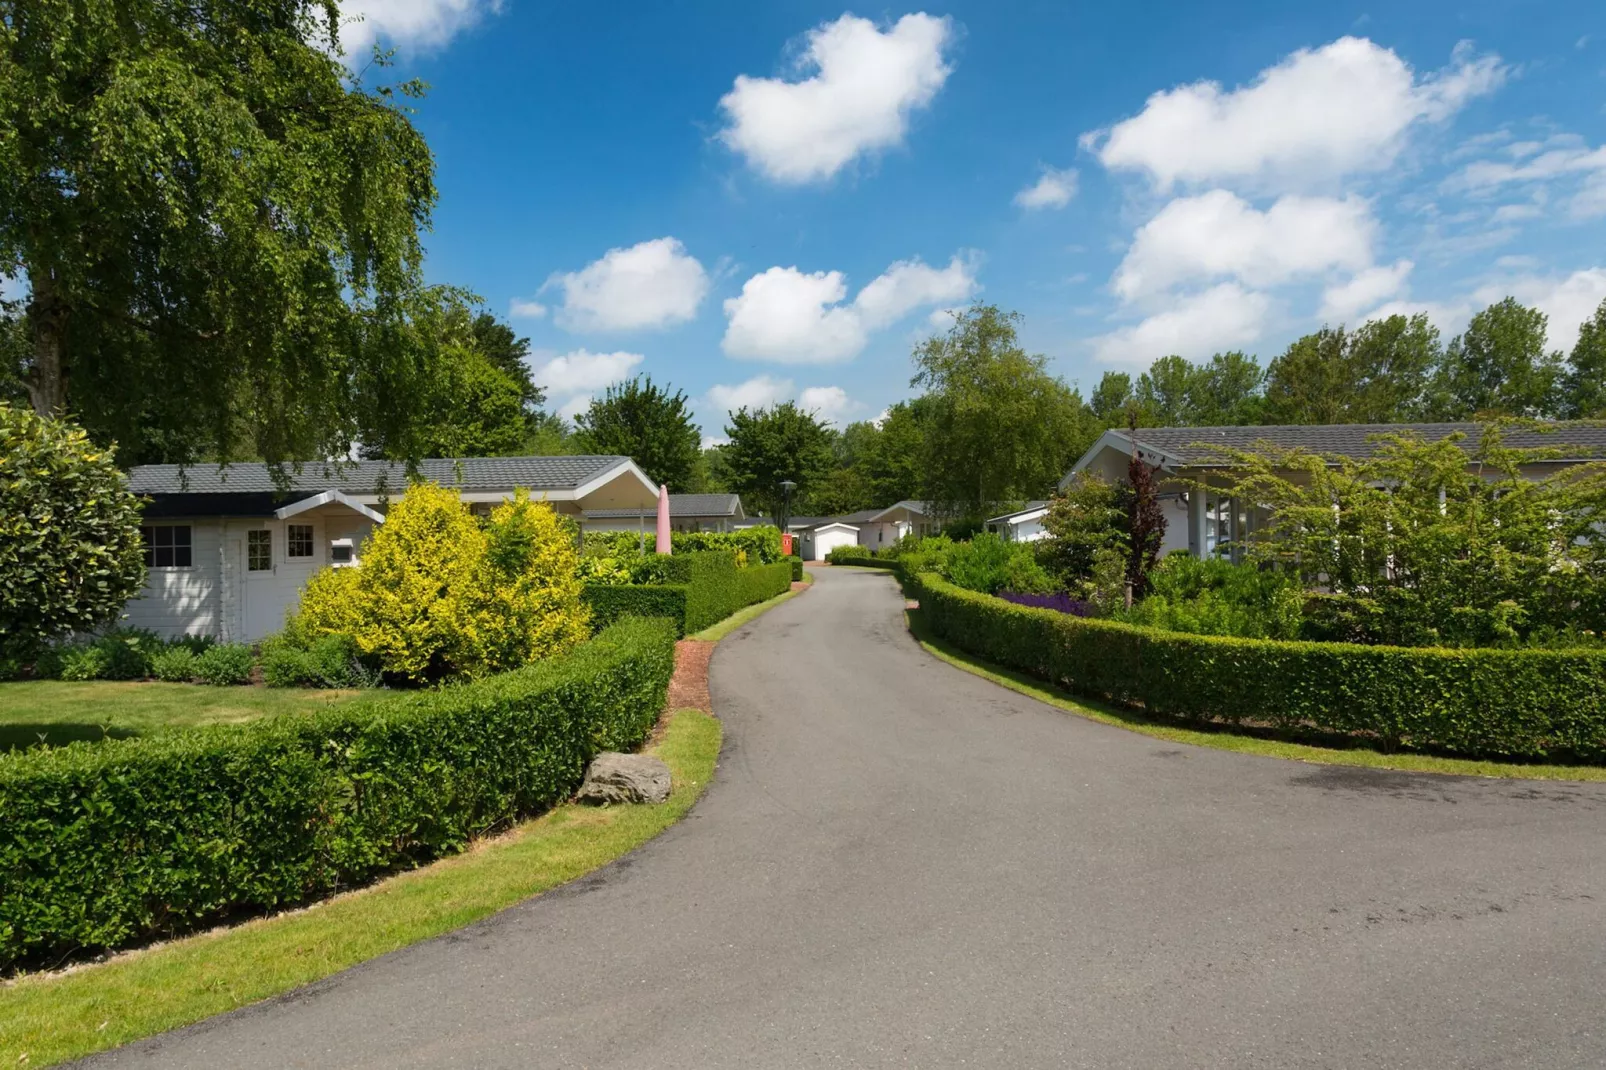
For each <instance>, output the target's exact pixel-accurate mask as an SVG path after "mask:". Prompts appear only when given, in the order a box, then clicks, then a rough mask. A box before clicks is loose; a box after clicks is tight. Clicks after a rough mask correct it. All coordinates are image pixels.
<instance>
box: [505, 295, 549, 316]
mask: <svg viewBox="0 0 1606 1070" xmlns="http://www.w3.org/2000/svg"><path fill="white" fill-rule="evenodd" d="M546 311H547V309H546V306H545V305H543V304H542V303H541V302H539V301H531V300H528V299H526V298H523V297H515V298H514V299H513V302H512V304H510V305H509V306H508V313H507V314H508V315H509V316H512V317H513V318H514V319H526V320H538V319H540V318H541V317H542V316H545V315H546Z"/></svg>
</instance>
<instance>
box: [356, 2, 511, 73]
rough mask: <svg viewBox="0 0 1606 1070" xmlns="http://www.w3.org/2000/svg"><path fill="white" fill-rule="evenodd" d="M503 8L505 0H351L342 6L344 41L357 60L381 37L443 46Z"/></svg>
mask: <svg viewBox="0 0 1606 1070" xmlns="http://www.w3.org/2000/svg"><path fill="white" fill-rule="evenodd" d="M501 10H502V0H347V2H346V3H343V4H341V6H340V13H341V27H340V45H341V47H342V48H343V49H344V50H345V53H346V55H347V56H349V57H351V59H353V60H363V59H364V55H363V54H364V53H366V52H367V51H368V50H369V48H371V47H372V46H373V44H374V43H375V42H376V41H381V40H383V41H384V42H386V43H387V44H391V45H395V46H398V47H403V48H415V49H421V50H429V49H434V48H439V47H441V46H442V45H444V44H446V42H448V41H450V40H451V39H452V38H453V37H455V36H456V35H457V34H458V33H460V32H462V31H463V30H466V29H468V28H469V27H471V26H473V25H474V24H475V23H477V22H479V21H480V20H481V19H482V18H484V17H485V16H487V15H496V14H500V13H501Z"/></svg>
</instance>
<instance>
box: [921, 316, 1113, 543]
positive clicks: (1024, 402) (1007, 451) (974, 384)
mask: <svg viewBox="0 0 1606 1070" xmlns="http://www.w3.org/2000/svg"><path fill="white" fill-rule="evenodd" d="M1020 320H1021V317H1020V315H1019V314H1018V313H1013V312H1004V311H1002V310H1000V309H999V308H998V307H997V306H994V305H976V306H973V307H971V308H969V309H966V310H965V311H963V312H961V313H959V314H957V315H956V316H955V318H954V323H953V325H952V326H951V327H950V328H949V329H948V331H947V333H945V334H941V335H936V336H933V337H932V338H930V339H928V340H926V341H925V342H923V343H921V344H920V345H918V346H917V347H916V348H915V351H914V362H915V368H916V372H915V375H914V378H913V379H912V380H911V383H910V385H913V386H923V387H925V388H926V391H927V393H926V403H927V404H928V405H929V406H930V422H929V424H928V426H927V433H926V435H925V451H924V465H923V468H924V472H925V477H924V479H925V484H926V493H927V497H928V498H929V499H930V500H932V501H933V502H935V503H937V506H938V508H939V509H940V510H941V511H943V512H945V513H948V514H950V515H954V516H970V517H977V516H980V515H982V514H984V513H985V512H986V511H987V510H989V509H991V508H993V507H994V506H995V505H997V504H998V503H999V502H1009V501H1019V500H1022V499H1026V498H1033V497H1037V496H1040V495H1046V494H1047V493H1048V491H1049V490H1050V489H1051V488H1052V487H1053V486H1054V484H1055V482H1056V481H1057V480H1058V479H1059V478H1060V476H1062V475H1064V474H1065V471H1066V469H1067V468H1069V467H1070V465H1071V463H1072V462H1073V461H1075V459H1076V457H1077V455H1078V454H1079V453H1080V452H1081V451H1082V450H1083V449H1085V448H1086V447H1087V445H1088V444H1089V443H1090V442H1091V441H1092V438H1093V437H1094V436H1095V435H1096V433H1097V430H1096V428H1094V427H1093V426H1092V424H1091V421H1089V420H1088V419H1086V417H1085V414H1086V407H1085V406H1084V405H1083V404H1082V399H1081V397H1080V395H1078V394H1077V393H1076V392H1075V391H1074V390H1072V389H1071V388H1070V387H1068V386H1066V385H1065V383H1064V382H1063V381H1062V380H1060V379H1059V378H1057V377H1055V376H1053V375H1050V374H1049V372H1048V370H1047V368H1048V361H1047V358H1045V357H1043V356H1041V355H1037V354H1031V353H1027V352H1026V351H1025V350H1024V349H1023V348H1021V346H1020V344H1019V341H1018V339H1017V334H1016V328H1017V326H1018V324H1019V323H1020Z"/></svg>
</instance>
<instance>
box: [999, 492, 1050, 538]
mask: <svg viewBox="0 0 1606 1070" xmlns="http://www.w3.org/2000/svg"><path fill="white" fill-rule="evenodd" d="M1047 516H1048V503H1047V502H1041V501H1039V502H1027V503H1026V504H1025V505H1024V506H1022V507H1021V508H1019V509H1017V510H1015V511H1014V512H1013V513H1004V514H1003V515H1001V516H995V517H990V518H989V519H988V521H987V530H988V531H990V532H992V533H993V534H995V535H997V536H999V537H1000V538H1002V539H1003V540H1004V541H1005V542H1036V541H1037V540H1038V539H1046V538H1048V529H1047V528H1045V527H1044V526H1043V519H1044V518H1045V517H1047Z"/></svg>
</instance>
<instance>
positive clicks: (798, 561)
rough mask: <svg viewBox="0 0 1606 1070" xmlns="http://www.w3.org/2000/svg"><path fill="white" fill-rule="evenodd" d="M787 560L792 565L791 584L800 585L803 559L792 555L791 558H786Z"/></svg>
mask: <svg viewBox="0 0 1606 1070" xmlns="http://www.w3.org/2000/svg"><path fill="white" fill-rule="evenodd" d="M787 560H788V561H790V562H791V563H792V582H793V583H802V582H803V559H802V558H801V557H798V556H796V555H795V554H794V555H793V556H791V557H789V558H787Z"/></svg>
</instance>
